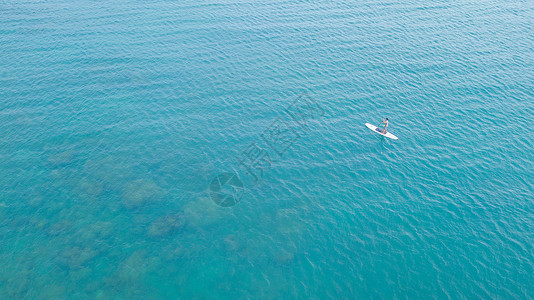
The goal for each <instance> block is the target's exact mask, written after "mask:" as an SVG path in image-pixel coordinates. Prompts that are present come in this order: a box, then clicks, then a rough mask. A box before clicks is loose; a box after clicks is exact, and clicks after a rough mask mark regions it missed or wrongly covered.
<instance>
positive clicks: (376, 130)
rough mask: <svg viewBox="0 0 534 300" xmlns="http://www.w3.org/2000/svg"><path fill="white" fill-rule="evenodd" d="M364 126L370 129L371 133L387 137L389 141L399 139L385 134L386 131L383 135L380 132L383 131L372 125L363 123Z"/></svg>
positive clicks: (388, 133)
mask: <svg viewBox="0 0 534 300" xmlns="http://www.w3.org/2000/svg"><path fill="white" fill-rule="evenodd" d="M365 126H367V128H369V129H371V130H372V131H374V132H376V133H378V134H381V135H383V136H385V137H388V138H390V139H394V140H398V139H399V138H398V137H396V136H394V135H393V134H391V133H390V132H387V131H386V134H383V133H382V131H384V130H383V129H380V128H378V127H376V126H375V125H373V124H369V123H365Z"/></svg>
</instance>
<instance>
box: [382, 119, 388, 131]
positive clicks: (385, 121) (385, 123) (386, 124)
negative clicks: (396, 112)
mask: <svg viewBox="0 0 534 300" xmlns="http://www.w3.org/2000/svg"><path fill="white" fill-rule="evenodd" d="M381 124H384V125H382V126H384V131H382V134H386V130H387V129H388V125H389V121H388V118H386V119H385V120H384V121H382V123H381Z"/></svg>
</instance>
